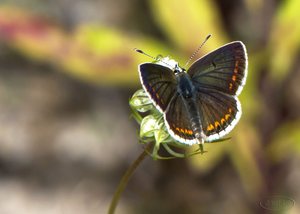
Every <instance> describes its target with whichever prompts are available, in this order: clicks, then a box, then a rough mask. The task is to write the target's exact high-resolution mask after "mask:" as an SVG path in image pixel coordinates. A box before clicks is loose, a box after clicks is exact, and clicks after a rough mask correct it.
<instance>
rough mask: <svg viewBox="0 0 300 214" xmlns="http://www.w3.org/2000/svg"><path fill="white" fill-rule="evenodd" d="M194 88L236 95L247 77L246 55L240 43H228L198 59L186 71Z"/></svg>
mask: <svg viewBox="0 0 300 214" xmlns="http://www.w3.org/2000/svg"><path fill="white" fill-rule="evenodd" d="M188 73H189V74H190V76H191V78H192V81H193V83H194V84H195V86H196V87H202V88H207V89H213V90H216V91H220V92H223V93H226V94H230V95H238V94H239V93H240V92H241V90H242V88H243V86H244V84H245V80H246V76H247V54H246V48H245V46H244V44H243V43H242V42H239V41H236V42H232V43H228V44H226V45H224V46H223V47H221V48H219V49H217V50H215V51H213V52H211V53H209V54H207V55H205V56H204V57H202V58H200V59H198V60H197V61H196V62H194V63H193V64H192V66H191V67H190V68H189V69H188Z"/></svg>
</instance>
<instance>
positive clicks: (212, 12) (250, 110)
mask: <svg viewBox="0 0 300 214" xmlns="http://www.w3.org/2000/svg"><path fill="white" fill-rule="evenodd" d="M245 2H246V4H245V7H246V9H247V13H249V16H256V15H257V14H258V13H260V12H262V11H263V10H262V8H263V4H264V3H263V2H264V1H260V0H257V1H245ZM149 5H150V7H151V10H152V14H153V17H154V19H155V21H156V22H157V26H159V27H160V28H161V31H162V32H163V33H164V35H165V36H166V37H167V39H168V40H169V41H170V43H168V44H169V46H167V45H166V44H165V43H163V42H161V41H159V40H157V39H155V38H151V37H147V36H145V35H140V34H134V33H132V32H131V33H129V32H123V31H122V30H119V29H115V28H112V27H106V26H95V25H81V26H77V27H76V28H75V30H73V31H72V32H66V31H64V30H63V28H62V27H61V26H59V25H57V24H53V23H51V22H50V21H49V20H46V19H43V17H41V16H40V15H36V14H33V13H31V12H29V11H25V10H21V9H19V8H13V7H4V6H1V7H0V39H1V41H2V42H4V43H6V44H8V45H9V46H10V47H12V48H14V49H15V50H17V51H19V52H20V53H22V54H23V55H24V56H26V57H28V58H31V59H33V60H39V61H44V62H47V63H50V64H53V65H55V66H58V67H60V68H62V71H65V72H67V73H68V74H70V75H72V76H75V77H77V78H79V79H81V80H84V81H87V82H90V83H92V84H100V85H106V86H125V87H133V86H134V87H136V86H139V84H140V83H139V79H138V72H137V65H138V64H139V63H141V62H144V61H147V60H148V59H147V58H145V57H144V56H141V55H139V54H136V53H135V52H134V51H133V48H135V47H137V48H141V49H143V50H145V51H146V52H149V53H150V54H153V55H156V54H162V55H164V56H165V55H171V57H173V58H174V59H175V60H177V61H179V62H180V63H181V64H183V63H184V62H186V60H187V59H188V58H189V56H190V55H191V53H192V52H193V51H194V50H195V49H196V48H197V47H198V45H199V44H200V43H201V41H202V40H203V39H204V38H205V37H206V35H208V34H212V35H213V37H212V38H211V39H210V40H209V41H208V42H207V43H206V44H205V46H204V47H203V48H202V49H201V54H200V55H203V54H205V53H207V52H209V51H211V50H213V49H215V48H217V47H218V46H220V45H223V44H224V43H226V42H229V41H231V40H232V39H231V38H230V35H228V33H227V31H226V27H227V26H224V25H223V21H222V20H221V16H220V15H219V14H220V13H219V11H218V9H217V7H216V5H215V2H214V1H205V0H189V1H183V0H177V1H172V0H165V1H161V0H150V1H149ZM183 5H184V6H183ZM299 8H300V2H299V1H298V0H286V1H282V2H281V3H280V4H279V6H278V8H276V11H275V13H274V14H275V15H274V17H272V25H271V27H270V30H269V34H268V35H265V37H266V39H265V41H266V42H265V44H261V45H255V44H254V45H252V44H251V43H250V42H249V44H247V42H245V43H246V47H247V48H248V52H249V53H248V54H249V72H248V73H249V75H248V79H247V84H246V86H245V88H244V91H243V92H242V94H241V96H240V100H241V103H242V107H243V116H242V119H241V121H240V123H239V124H238V125H237V127H236V128H235V129H234V131H233V132H232V133H231V134H230V136H231V137H232V140H231V141H229V142H223V143H220V144H211V145H206V146H207V147H206V149H207V150H208V151H209V152H208V153H207V154H206V155H198V156H195V157H192V158H190V159H188V160H189V163H190V164H191V166H192V167H193V168H194V169H196V170H199V171H202V172H208V171H210V170H211V169H213V168H214V167H215V166H216V165H217V164H218V163H219V162H220V161H222V160H223V157H224V156H225V155H228V156H229V157H230V160H231V161H232V163H233V165H234V166H235V169H236V170H237V172H238V173H239V175H240V177H241V180H242V182H243V185H244V187H245V189H246V190H247V193H249V195H251V196H255V195H257V194H258V192H259V190H260V189H261V187H262V185H264V179H263V175H262V172H261V167H260V166H259V161H258V159H257V157H258V156H265V155H267V156H268V157H270V161H271V163H272V162H273V161H274V162H276V163H277V162H280V161H282V160H284V158H285V157H286V156H287V155H288V154H289V153H291V152H293V153H294V154H296V155H298V156H299V154H300V149H299V148H300V146H299V145H300V136H299V128H300V124H299V118H297V119H296V121H294V122H293V123H291V122H290V121H287V122H286V123H282V124H280V127H278V128H277V129H276V131H275V132H274V133H273V134H272V136H271V138H270V139H271V140H270V142H264V140H263V139H264V136H263V133H262V132H261V130H260V128H261V127H258V126H257V125H256V123H255V121H257V120H258V118H260V117H263V116H264V115H263V112H266V110H265V108H266V106H265V104H264V102H263V101H262V99H263V97H262V94H261V93H260V92H259V89H258V86H259V84H260V82H259V81H260V79H259V78H260V77H261V73H262V72H263V71H265V70H267V77H268V78H269V79H270V81H271V82H272V83H273V85H275V86H278V85H281V84H283V82H284V81H285V79H286V77H287V76H288V75H289V74H290V72H291V71H292V68H293V67H294V66H295V63H296V61H297V60H298V55H297V54H298V53H299V48H300V25H299V20H300V13H299V12H298V10H299ZM245 28H247V27H245ZM244 33H245V34H246V33H247V34H250V35H251V32H244ZM286 133H289V135H288V137H287V136H286ZM265 147H266V148H265ZM268 164H270V163H268Z"/></svg>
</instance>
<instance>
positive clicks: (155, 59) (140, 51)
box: [133, 48, 172, 67]
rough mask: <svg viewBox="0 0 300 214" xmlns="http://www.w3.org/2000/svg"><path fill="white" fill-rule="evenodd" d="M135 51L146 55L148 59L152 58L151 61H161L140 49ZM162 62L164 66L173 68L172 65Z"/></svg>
mask: <svg viewBox="0 0 300 214" xmlns="http://www.w3.org/2000/svg"><path fill="white" fill-rule="evenodd" d="M133 50H135V51H136V52H138V53H140V54H143V55H145V56H147V57H150V58H151V59H154V61H158V60H159V57H153V56H151V55H149V54H147V53H145V52H144V51H142V50H140V49H137V48H134V49H133ZM161 62H162V63H164V64H166V65H167V66H169V67H172V66H171V65H170V64H168V63H166V62H164V61H162V60H161Z"/></svg>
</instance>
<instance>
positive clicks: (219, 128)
mask: <svg viewBox="0 0 300 214" xmlns="http://www.w3.org/2000/svg"><path fill="white" fill-rule="evenodd" d="M247 65H248V58H247V51H246V47H245V45H244V44H243V43H242V42H241V41H234V42H231V43H228V44H226V45H224V46H222V47H220V48H218V49H216V50H214V51H212V52H210V53H208V54H207V55H205V56H203V57H201V58H199V59H198V60H196V61H195V62H194V63H193V64H192V65H191V66H190V68H188V69H187V70H185V69H184V68H183V67H180V66H179V64H178V63H177V62H176V61H174V60H171V59H169V58H168V57H165V58H161V59H160V60H158V61H157V62H155V63H143V64H140V65H139V69H138V70H139V76H140V80H141V83H142V86H143V88H144V90H145V91H146V93H147V95H148V96H149V98H150V99H151V100H152V102H153V104H154V106H155V107H156V108H157V109H158V110H159V111H160V112H161V113H162V114H163V116H164V121H165V124H166V127H167V130H168V132H169V134H170V135H171V136H172V137H173V138H174V139H175V140H177V141H179V142H180V143H183V144H188V145H193V144H203V143H204V142H211V141H215V140H218V139H221V138H222V137H223V136H225V135H226V134H228V133H229V132H230V131H231V130H232V129H233V128H234V127H235V125H236V124H237V123H238V121H239V119H240V117H241V114H242V109H241V104H240V102H239V100H238V97H237V96H238V95H239V94H240V93H241V91H242V89H243V86H244V85H245V82H246V77H247Z"/></svg>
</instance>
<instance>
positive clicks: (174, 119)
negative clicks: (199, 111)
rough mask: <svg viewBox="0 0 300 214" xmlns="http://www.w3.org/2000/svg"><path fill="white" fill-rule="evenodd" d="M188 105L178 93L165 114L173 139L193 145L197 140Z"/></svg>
mask: <svg viewBox="0 0 300 214" xmlns="http://www.w3.org/2000/svg"><path fill="white" fill-rule="evenodd" d="M186 104H187V103H186V101H185V99H184V98H183V97H182V96H181V95H180V94H179V93H176V94H175V96H174V97H173V98H172V100H171V102H170V104H169V106H168V108H167V110H166V112H165V123H166V125H167V128H168V130H169V133H170V134H171V135H172V137H173V138H175V139H176V140H178V141H180V142H183V143H186V144H193V143H195V142H196V140H195V136H194V133H193V130H192V127H191V115H190V113H189V112H188V108H186Z"/></svg>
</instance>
